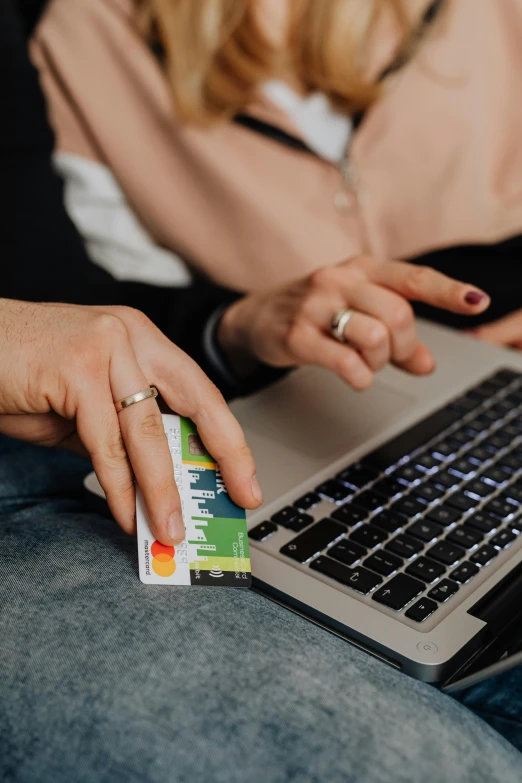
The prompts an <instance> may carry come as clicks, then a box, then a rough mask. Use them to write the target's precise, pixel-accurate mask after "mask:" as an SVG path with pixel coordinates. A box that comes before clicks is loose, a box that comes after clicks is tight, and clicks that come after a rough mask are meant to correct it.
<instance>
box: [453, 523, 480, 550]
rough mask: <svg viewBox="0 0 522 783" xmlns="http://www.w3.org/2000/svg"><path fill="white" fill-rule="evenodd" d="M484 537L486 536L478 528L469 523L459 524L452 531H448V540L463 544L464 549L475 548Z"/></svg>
mask: <svg viewBox="0 0 522 783" xmlns="http://www.w3.org/2000/svg"><path fill="white" fill-rule="evenodd" d="M483 538H484V536H483V535H482V533H479V531H478V530H474V529H473V528H472V527H468V526H467V525H459V526H458V527H456V528H455V529H454V530H452V531H451V533H448V535H447V536H446V541H451V543H452V544H458V545H459V546H463V547H464V549H473V547H474V546H476V545H477V544H478V543H480V541H482V539H483Z"/></svg>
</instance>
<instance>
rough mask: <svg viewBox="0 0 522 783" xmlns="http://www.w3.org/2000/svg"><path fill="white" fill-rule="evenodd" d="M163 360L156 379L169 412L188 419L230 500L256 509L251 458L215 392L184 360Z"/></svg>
mask: <svg viewBox="0 0 522 783" xmlns="http://www.w3.org/2000/svg"><path fill="white" fill-rule="evenodd" d="M165 359H166V360H165V361H164V362H162V364H161V370H160V376H159V378H158V383H159V386H160V390H161V395H162V397H163V399H164V400H165V402H166V403H167V405H169V407H171V408H172V409H173V410H175V411H177V412H178V413H180V414H181V415H182V416H188V417H189V418H190V419H192V421H193V422H194V424H195V425H196V427H197V428H198V433H199V435H200V437H201V440H202V441H203V443H204V445H205V447H206V449H207V450H208V452H209V454H211V455H212V457H213V458H214V459H215V460H216V462H217V463H218V465H219V469H220V471H221V473H222V475H223V479H224V482H225V486H226V488H227V491H228V492H229V493H230V496H231V498H232V500H234V502H235V503H237V504H238V505H240V506H242V507H243V508H257V507H258V506H259V505H260V503H261V501H262V499H263V497H262V493H261V488H260V486H259V483H258V480H257V477H256V467H255V463H254V458H253V457H252V452H251V451H250V449H249V447H248V445H247V442H246V440H245V435H244V433H243V430H242V428H241V426H240V424H239V422H238V420H237V419H236V417H235V416H234V415H233V413H232V411H231V410H230V408H229V407H228V405H227V404H226V402H225V400H224V399H223V396H222V395H221V394H220V392H219V391H218V389H217V388H216V387H215V386H214V384H213V383H212V382H211V381H210V380H209V378H207V376H206V375H205V373H204V372H203V370H201V369H200V368H199V367H198V366H197V364H196V363H195V362H193V361H192V360H191V359H189V357H188V356H186V355H185V354H183V353H181V352H178V354H176V353H175V352H173V351H170V356H169V357H167V356H166V357H165ZM167 359H168V360H167ZM180 362H181V364H182V367H180ZM180 369H181V370H182V371H181V372H180ZM157 385H158V384H157Z"/></svg>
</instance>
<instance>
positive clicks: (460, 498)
mask: <svg viewBox="0 0 522 783" xmlns="http://www.w3.org/2000/svg"><path fill="white" fill-rule="evenodd" d="M444 502H445V503H447V504H448V505H449V506H451V507H452V508H457V509H460V511H469V510H470V509H472V508H475V506H478V505H479V501H478V500H475V499H474V498H471V497H469V495H465V494H464V492H455V493H454V494H453V495H449V496H448V497H447V498H446V499H445V501H444Z"/></svg>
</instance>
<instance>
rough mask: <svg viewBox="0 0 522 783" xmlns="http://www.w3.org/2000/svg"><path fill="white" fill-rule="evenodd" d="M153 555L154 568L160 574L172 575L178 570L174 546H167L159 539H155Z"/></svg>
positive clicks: (151, 549) (152, 548) (152, 549)
mask: <svg viewBox="0 0 522 783" xmlns="http://www.w3.org/2000/svg"><path fill="white" fill-rule="evenodd" d="M150 553H151V555H152V563H151V565H152V570H153V571H154V573H156V574H157V575H158V576H172V574H173V573H174V571H175V570H176V561H175V560H174V555H175V554H176V550H175V549H174V547H173V546H165V544H160V542H159V541H155V542H154V543H153V545H152V546H151V548H150Z"/></svg>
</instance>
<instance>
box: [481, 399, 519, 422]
mask: <svg viewBox="0 0 522 783" xmlns="http://www.w3.org/2000/svg"><path fill="white" fill-rule="evenodd" d="M512 409H513V405H512V404H511V403H510V402H509V400H499V401H498V402H495V403H494V404H493V405H492V406H491V407H490V408H488V410H489V411H492V412H493V413H494V414H495V416H497V417H498V418H504V416H505V415H506V414H507V413H511V410H512ZM486 412H487V411H486Z"/></svg>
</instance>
